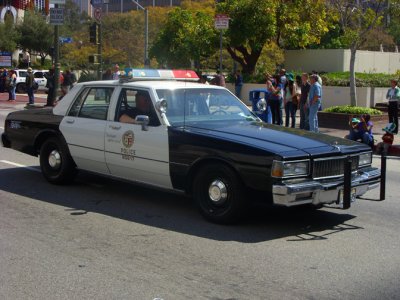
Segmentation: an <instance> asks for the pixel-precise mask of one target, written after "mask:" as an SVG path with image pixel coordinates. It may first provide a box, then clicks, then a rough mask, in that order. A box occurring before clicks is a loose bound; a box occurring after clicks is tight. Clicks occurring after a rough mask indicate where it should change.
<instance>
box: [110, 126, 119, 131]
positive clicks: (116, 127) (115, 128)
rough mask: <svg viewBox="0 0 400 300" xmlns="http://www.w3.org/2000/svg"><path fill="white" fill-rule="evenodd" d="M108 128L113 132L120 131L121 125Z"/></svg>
mask: <svg viewBox="0 0 400 300" xmlns="http://www.w3.org/2000/svg"><path fill="white" fill-rule="evenodd" d="M110 128H111V129H114V130H119V129H121V125H110Z"/></svg>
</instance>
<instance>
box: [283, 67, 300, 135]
mask: <svg viewBox="0 0 400 300" xmlns="http://www.w3.org/2000/svg"><path fill="white" fill-rule="evenodd" d="M286 78H287V80H286V83H285V89H284V91H285V92H284V95H285V97H284V99H283V106H284V108H285V115H286V116H285V117H286V118H285V126H286V127H289V118H290V119H291V120H292V122H291V127H292V128H294V127H295V126H296V112H297V105H298V100H299V96H300V95H299V93H298V88H297V84H296V83H295V82H294V77H293V74H292V73H289V74H288V75H287V76H286Z"/></svg>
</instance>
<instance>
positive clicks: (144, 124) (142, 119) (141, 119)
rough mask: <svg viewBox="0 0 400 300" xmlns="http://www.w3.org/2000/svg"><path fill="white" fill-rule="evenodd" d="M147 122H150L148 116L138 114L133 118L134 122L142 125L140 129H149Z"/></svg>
mask: <svg viewBox="0 0 400 300" xmlns="http://www.w3.org/2000/svg"><path fill="white" fill-rule="evenodd" d="M149 122H150V119H149V116H145V115H138V116H136V118H135V123H136V124H140V125H142V130H143V131H148V130H149Z"/></svg>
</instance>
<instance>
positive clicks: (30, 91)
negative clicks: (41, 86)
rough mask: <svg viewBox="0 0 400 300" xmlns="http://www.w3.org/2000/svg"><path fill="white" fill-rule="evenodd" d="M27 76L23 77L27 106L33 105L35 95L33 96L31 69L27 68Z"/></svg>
mask: <svg viewBox="0 0 400 300" xmlns="http://www.w3.org/2000/svg"><path fill="white" fill-rule="evenodd" d="M27 72H28V73H27V74H26V77H25V86H26V92H27V94H28V99H29V102H28V105H34V104H35V95H34V81H35V77H34V76H33V73H32V68H31V67H29V68H28V70H27Z"/></svg>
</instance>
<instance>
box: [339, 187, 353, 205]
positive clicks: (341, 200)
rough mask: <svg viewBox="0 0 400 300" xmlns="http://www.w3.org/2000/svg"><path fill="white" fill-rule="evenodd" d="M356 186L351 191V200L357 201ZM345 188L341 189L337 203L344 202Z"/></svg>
mask: <svg viewBox="0 0 400 300" xmlns="http://www.w3.org/2000/svg"><path fill="white" fill-rule="evenodd" d="M356 192H357V190H356V188H352V189H351V191H350V202H354V201H356ZM343 197H344V190H343V189H342V190H339V194H338V199H337V201H336V203H337V204H340V205H342V204H343Z"/></svg>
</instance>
